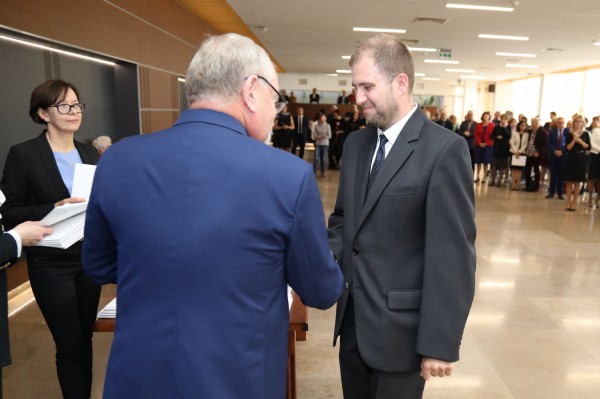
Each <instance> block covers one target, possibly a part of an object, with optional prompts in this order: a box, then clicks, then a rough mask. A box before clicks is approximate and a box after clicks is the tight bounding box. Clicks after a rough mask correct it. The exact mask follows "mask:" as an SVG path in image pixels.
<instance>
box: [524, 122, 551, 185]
mask: <svg viewBox="0 0 600 399" xmlns="http://www.w3.org/2000/svg"><path fill="white" fill-rule="evenodd" d="M527 132H528V133H529V141H528V142H527V148H526V149H525V155H526V156H527V159H526V160H525V191H530V192H535V191H538V190H539V189H540V161H541V157H542V155H543V154H546V141H547V140H546V131H545V130H544V128H543V127H541V126H540V121H539V119H538V118H531V127H530V128H529V129H527ZM532 169H533V174H534V178H533V180H532V179H531V171H532Z"/></svg>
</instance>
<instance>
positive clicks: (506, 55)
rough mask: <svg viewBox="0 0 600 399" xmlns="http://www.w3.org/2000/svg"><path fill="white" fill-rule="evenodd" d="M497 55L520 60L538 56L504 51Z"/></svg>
mask: <svg viewBox="0 0 600 399" xmlns="http://www.w3.org/2000/svg"><path fill="white" fill-rule="evenodd" d="M496 55H498V56H500V57H520V58H535V57H537V55H535V54H525V53H505V52H502V51H498V52H496Z"/></svg>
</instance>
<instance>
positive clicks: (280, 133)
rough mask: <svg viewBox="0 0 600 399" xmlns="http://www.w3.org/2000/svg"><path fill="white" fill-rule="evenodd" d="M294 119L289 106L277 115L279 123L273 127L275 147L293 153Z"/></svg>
mask: <svg viewBox="0 0 600 399" xmlns="http://www.w3.org/2000/svg"><path fill="white" fill-rule="evenodd" d="M295 128H296V127H295V125H294V118H292V115H291V114H290V113H289V111H288V107H287V105H286V106H285V107H284V108H283V110H282V111H281V112H280V113H279V114H277V122H276V123H275V125H274V126H273V147H275V148H281V149H282V150H284V151H287V152H291V149H292V139H293V138H294V130H295Z"/></svg>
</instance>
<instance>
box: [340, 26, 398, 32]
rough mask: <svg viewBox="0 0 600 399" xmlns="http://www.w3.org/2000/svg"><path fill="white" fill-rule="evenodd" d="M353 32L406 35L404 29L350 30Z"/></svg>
mask: <svg viewBox="0 0 600 399" xmlns="http://www.w3.org/2000/svg"><path fill="white" fill-rule="evenodd" d="M352 30H353V31H354V32H379V33H406V29H387V28H356V27H355V28H352Z"/></svg>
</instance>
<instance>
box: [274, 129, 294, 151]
mask: <svg viewBox="0 0 600 399" xmlns="http://www.w3.org/2000/svg"><path fill="white" fill-rule="evenodd" d="M272 140H273V147H275V148H290V147H291V146H292V135H291V134H290V132H289V131H287V130H279V131H275V132H273V138H272Z"/></svg>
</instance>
